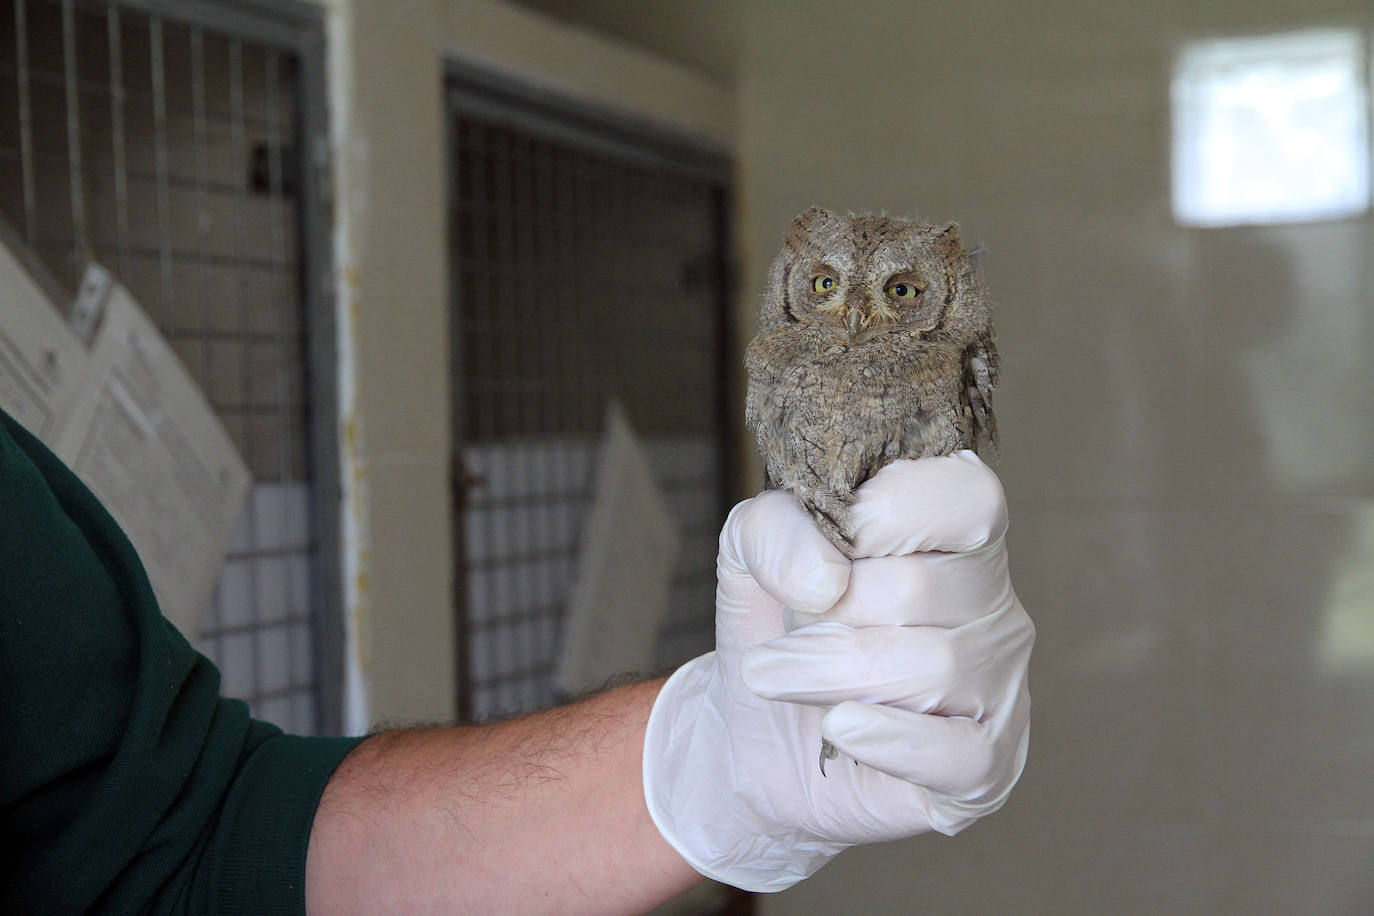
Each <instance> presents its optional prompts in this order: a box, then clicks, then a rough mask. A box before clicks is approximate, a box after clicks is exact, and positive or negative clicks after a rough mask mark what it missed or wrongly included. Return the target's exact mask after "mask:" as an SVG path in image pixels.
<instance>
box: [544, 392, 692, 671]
mask: <svg viewBox="0 0 1374 916" xmlns="http://www.w3.org/2000/svg"><path fill="white" fill-rule="evenodd" d="M593 493H594V496H593V503H592V511H591V515H590V517H589V518H588V520H587V527H586V530H585V532H584V534H583V538H582V555H581V557H580V558H579V562H578V572H577V578H576V580H575V582H574V584H573V588H572V594H571V596H570V599H569V602H568V611H567V616H566V618H565V620H564V624H563V646H562V651H561V653H560V655H559V659H558V668H557V671H556V672H555V675H554V678H555V683H556V684H557V685H558V687H559V689H560V690H562V691H564V692H565V693H569V694H576V693H580V692H582V691H585V690H591V689H594V688H597V687H599V686H601V685H602V684H603V683H605V681H606V679H607V678H609V677H611V676H613V675H616V674H620V673H622V672H626V671H645V670H647V669H648V668H650V667H651V666H652V665H653V663H654V655H655V648H656V645H657V638H658V631H659V629H660V627H661V626H662V624H663V620H664V617H665V616H666V613H667V610H668V592H669V588H670V586H671V584H672V577H673V569H674V566H675V565H676V561H677V554H678V547H679V543H680V537H679V535H678V532H677V527H676V525H675V524H674V522H673V517H672V512H671V510H670V508H669V506H668V503H667V501H666V500H665V499H664V497H663V493H662V492H661V491H660V490H659V488H658V484H657V482H656V481H655V480H654V476H653V472H652V471H651V469H650V467H649V459H648V457H647V456H646V455H645V453H644V449H643V447H642V446H641V445H640V442H639V440H638V439H637V438H636V437H635V434H634V431H633V430H632V429H631V428H630V424H629V421H628V420H627V419H626V418H625V412H624V409H623V408H622V407H621V406H620V405H619V404H618V403H616V402H614V401H613V402H611V404H610V406H609V408H608V410H607V417H606V438H605V441H604V442H603V444H602V447H601V456H600V459H599V461H598V464H597V470H596V485H595V489H594V491H593Z"/></svg>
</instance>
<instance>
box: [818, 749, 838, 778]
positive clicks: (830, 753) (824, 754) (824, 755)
mask: <svg viewBox="0 0 1374 916" xmlns="http://www.w3.org/2000/svg"><path fill="white" fill-rule="evenodd" d="M838 756H840V752H839V751H838V750H836V749H835V745H833V744H831V743H830V742H829V741H825V740H822V741H821V775H822V776H824V775H825V762H826V761H827V760H834V759H835V758H836V757H838Z"/></svg>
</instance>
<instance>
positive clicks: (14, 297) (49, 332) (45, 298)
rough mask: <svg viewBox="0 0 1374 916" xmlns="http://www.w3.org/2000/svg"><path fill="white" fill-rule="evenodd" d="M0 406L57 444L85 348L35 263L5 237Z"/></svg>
mask: <svg viewBox="0 0 1374 916" xmlns="http://www.w3.org/2000/svg"><path fill="white" fill-rule="evenodd" d="M0 303H3V306H0V407H4V409H5V411H6V412H7V413H8V414H9V415H10V416H12V417H14V418H15V419H16V420H18V421H19V422H20V423H21V424H22V425H23V427H24V428H25V429H27V430H28V431H29V432H31V433H33V434H34V435H35V436H37V437H38V438H39V439H41V440H43V442H44V443H46V444H47V445H48V447H49V448H51V447H52V443H53V440H54V438H55V437H56V435H57V431H58V425H59V422H60V421H61V419H62V418H63V417H65V416H66V413H67V410H68V408H69V407H70V404H71V398H72V396H73V394H74V393H75V392H76V387H77V385H78V384H80V382H81V377H82V372H83V370H84V369H85V365H86V348H85V347H84V346H83V345H82V343H81V340H80V339H79V338H78V337H77V336H76V334H75V332H73V331H72V329H71V327H70V326H69V325H68V324H67V322H66V321H64V320H63V319H62V316H61V315H59V314H58V312H57V309H56V308H55V307H54V305H53V304H52V300H51V297H50V296H49V294H48V292H47V290H46V289H45V287H44V285H43V284H42V283H40V281H39V280H38V279H36V278H35V272H34V271H33V270H32V269H30V266H29V265H27V264H24V263H21V262H20V260H19V257H18V256H17V255H15V253H14V252H13V251H11V250H10V248H9V246H8V245H5V244H3V243H0Z"/></svg>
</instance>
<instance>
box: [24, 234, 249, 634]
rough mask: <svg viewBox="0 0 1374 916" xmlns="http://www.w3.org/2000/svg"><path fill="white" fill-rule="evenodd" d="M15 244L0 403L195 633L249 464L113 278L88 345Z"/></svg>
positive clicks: (168, 612)
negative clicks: (113, 529)
mask: <svg viewBox="0 0 1374 916" xmlns="http://www.w3.org/2000/svg"><path fill="white" fill-rule="evenodd" d="M12 241H13V240H12V237H10V236H8V235H7V234H0V407H3V408H4V410H5V411H6V412H7V413H9V414H10V416H12V417H14V418H15V419H16V420H18V421H19V422H20V423H21V424H22V425H23V426H24V428H25V429H27V430H29V431H30V432H32V433H33V434H34V435H35V436H37V437H38V438H39V439H41V440H42V441H43V443H44V444H45V445H47V446H48V448H50V449H52V450H53V452H54V453H56V455H57V456H58V457H59V458H61V459H62V460H63V461H64V462H66V464H67V466H68V467H70V468H71V469H72V470H73V471H75V472H76V475H77V476H78V477H80V478H81V481H82V482H83V483H84V484H86V486H87V487H89V488H90V489H91V492H93V493H94V494H95V495H96V497H97V498H98V499H99V500H100V501H101V503H103V504H104V506H105V508H106V509H107V510H108V511H109V513H110V515H112V516H113V517H114V519H115V521H116V522H118V523H119V526H120V527H121V528H123V529H124V533H125V534H126V535H128V537H129V540H130V541H131V542H132V543H133V545H134V549H135V550H137V551H138V555H139V558H140V559H141V560H142V561H143V566H144V568H145V569H146V570H147V572H148V579H149V580H150V581H151V582H152V586H153V592H154V594H156V595H157V599H158V603H159V604H160V605H161V608H162V613H163V615H164V616H165V617H167V618H168V619H169V620H171V621H172V623H173V624H175V625H176V627H177V628H178V629H179V630H181V631H182V632H183V633H185V634H186V635H187V636H189V637H192V638H194V637H195V636H196V635H198V634H199V632H200V628H201V626H202V623H203V619H202V618H203V616H204V612H205V609H206V607H207V605H208V604H209V601H210V597H211V594H212V591H213V589H214V587H215V582H216V581H217V579H218V578H219V571H220V567H221V565H222V564H223V562H224V554H225V551H226V549H227V548H228V545H229V538H230V536H231V535H232V533H233V526H234V523H235V521H236V520H237V518H238V515H239V512H240V511H241V510H242V508H243V503H244V499H245V498H246V497H247V495H248V488H249V485H250V483H251V476H250V474H249V471H248V468H247V467H246V466H245V465H244V463H243V460H242V459H241V458H240V457H239V454H238V451H237V450H236V449H235V448H234V445H233V442H232V441H231V440H230V439H229V436H228V434H227V433H226V432H225V431H224V427H223V426H222V425H221V424H220V422H219V418H218V417H217V416H216V415H215V413H214V410H213V409H212V408H211V407H210V404H209V403H208V402H207V401H206V400H205V397H204V395H202V394H201V392H200V389H199V388H198V387H196V384H195V382H194V381H192V379H191V377H190V375H189V374H188V373H187V372H186V369H185V368H184V367H183V366H182V365H181V362H180V361H179V360H178V359H177V357H176V354H175V353H173V352H172V349H171V347H170V346H169V345H168V344H167V342H166V340H164V339H163V337H162V335H161V334H160V333H159V332H158V330H157V328H156V326H154V324H153V323H152V321H151V320H150V319H149V318H148V316H147V315H146V314H144V312H143V310H142V309H141V308H140V307H139V306H138V303H137V302H135V301H134V298H133V296H131V295H130V294H129V292H128V290H126V289H124V288H123V287H122V286H120V285H119V284H117V283H114V284H110V286H109V293H108V296H107V297H106V298H105V302H104V308H103V312H102V314H101V315H100V318H99V323H98V325H96V330H95V333H94V337H93V339H92V341H91V345H90V347H89V348H87V346H86V345H85V343H83V341H82V340H81V338H80V337H79V336H78V335H77V334H76V333H75V332H74V331H73V329H72V327H71V325H70V324H69V323H68V322H67V321H65V320H64V319H63V318H62V312H61V310H60V306H59V304H58V303H56V302H54V301H53V293H51V292H49V287H50V285H51V284H50V283H45V282H44V280H45V279H46V278H36V276H35V273H34V270H33V268H32V267H31V265H30V264H28V263H26V262H25V260H24V258H22V257H21V256H20V255H19V254H17V253H16V252H15V251H14V250H12V249H11V248H10V247H9V244H6V242H12ZM91 270H92V271H93V272H94V273H95V274H103V273H104V272H103V270H102V269H101V268H99V267H98V266H95V265H93V266H92V268H91Z"/></svg>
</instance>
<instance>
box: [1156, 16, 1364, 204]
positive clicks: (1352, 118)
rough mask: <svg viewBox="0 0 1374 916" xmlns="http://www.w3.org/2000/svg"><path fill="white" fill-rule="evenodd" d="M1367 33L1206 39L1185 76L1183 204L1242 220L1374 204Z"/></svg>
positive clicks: (1177, 166) (1184, 68) (1178, 148)
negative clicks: (1371, 194) (1364, 36)
mask: <svg viewBox="0 0 1374 916" xmlns="http://www.w3.org/2000/svg"><path fill="white" fill-rule="evenodd" d="M1366 73H1367V64H1366V60H1365V48H1364V41H1363V40H1362V36H1361V35H1360V33H1358V32H1355V31H1352V30H1321V31H1308V32H1296V33H1290V34H1284V35H1271V36H1266V37H1261V38H1234V39H1221V40H1209V41H1198V42H1193V43H1191V44H1189V45H1187V46H1186V47H1185V48H1184V49H1183V50H1182V52H1181V53H1180V54H1179V56H1178V58H1177V60H1176V62H1175V68H1174V80H1173V122H1174V136H1173V208H1174V217H1175V219H1177V220H1178V221H1179V222H1180V223H1183V224H1185V225H1192V226H1233V225H1243V224H1257V223H1286V222H1303V221H1310V220H1321V219H1339V218H1342V217H1348V216H1355V215H1359V214H1361V213H1363V212H1365V211H1366V210H1367V209H1368V208H1369V170H1370V169H1369V159H1370V148H1369V145H1370V138H1369V95H1368V83H1367V77H1366Z"/></svg>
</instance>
